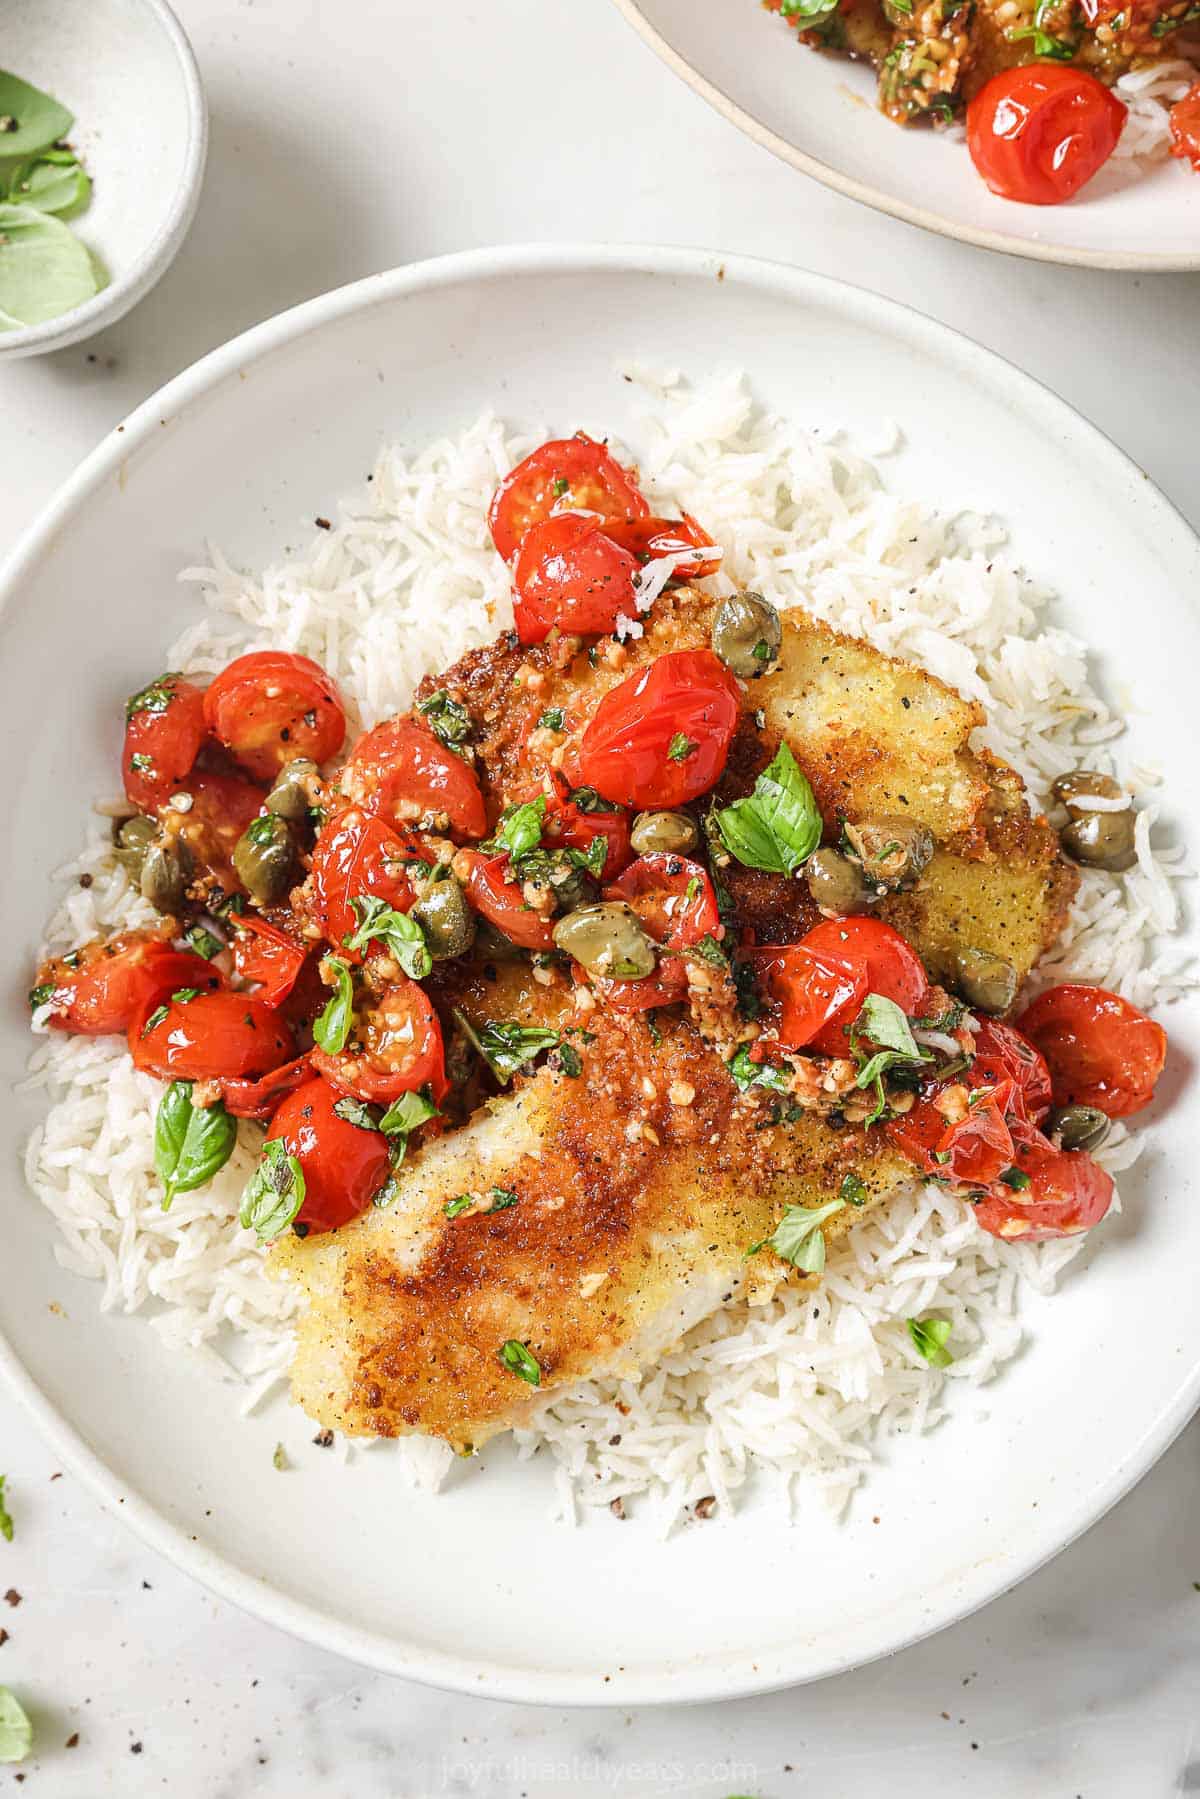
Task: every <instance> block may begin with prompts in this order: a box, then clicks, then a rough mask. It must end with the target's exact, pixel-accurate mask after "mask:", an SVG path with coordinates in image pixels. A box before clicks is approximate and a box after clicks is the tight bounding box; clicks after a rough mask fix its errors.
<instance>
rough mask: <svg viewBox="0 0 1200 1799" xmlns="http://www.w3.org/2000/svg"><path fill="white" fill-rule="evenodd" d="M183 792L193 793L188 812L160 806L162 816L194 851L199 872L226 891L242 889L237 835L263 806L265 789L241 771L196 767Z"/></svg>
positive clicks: (232, 891)
mask: <svg viewBox="0 0 1200 1799" xmlns="http://www.w3.org/2000/svg"><path fill="white" fill-rule="evenodd" d="M182 791H183V792H185V793H187V794H189V795H190V796H191V802H192V803H191V805H190V806H189V808H188V810H187V811H186V812H182V813H181V812H178V811H176V810H175V808H174V807H172V806H165V807H161V808H160V810H159V816H160V817H161V818H163V819H166V820H169V821H170V825H171V829H172V830H173V831H175V832H177V833H178V835H179V836H180V837H182V838H183V840H184V842H185V843H186V844H187V846H188V848H189V849H190V850H191V852H192V857H193V859H194V861H195V865H196V866H195V872H196V875H197V876H201V875H205V874H207V875H211V876H212V878H213V879H214V880H215V881H216V882H217V883H218V884H219V885H220V886H221V887H222V888H223V889H224V890H225V892H226V893H240V892H241V891H242V883H241V882H240V881H239V879H238V877H237V873H236V871H235V869H234V866H233V860H232V858H233V852H234V849H235V847H236V845H237V840H238V838H239V837H240V836H241V835H242V832H243V831H244V830H245V829H246V826H247V825H248V824H249V823H250V820H251V819H252V818H257V817H258V815H259V813H260V812H261V810H262V802H263V792H262V789H261V787H254V786H252V785H251V784H250V782H249V781H244V780H242V778H241V776H240V775H218V774H211V773H210V772H209V771H208V770H207V769H199V770H196V771H195V772H194V773H193V774H191V775H190V776H189V778H188V780H187V783H186V785H185V787H184V788H183V790H182Z"/></svg>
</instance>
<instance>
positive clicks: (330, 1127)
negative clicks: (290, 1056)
mask: <svg viewBox="0 0 1200 1799" xmlns="http://www.w3.org/2000/svg"><path fill="white" fill-rule="evenodd" d="M344 1104H345V1096H344V1095H343V1094H339V1093H335V1092H334V1090H333V1088H332V1087H330V1086H329V1085H328V1084H327V1083H326V1082H325V1081H320V1080H316V1081H311V1080H310V1081H305V1083H304V1085H303V1086H302V1087H298V1088H297V1089H296V1091H295V1092H294V1093H291V1094H289V1095H288V1097H287V1098H286V1099H285V1100H284V1101H283V1103H282V1105H281V1106H280V1107H279V1109H278V1110H277V1111H276V1113H275V1116H274V1117H273V1118H272V1120H271V1128H270V1130H269V1131H268V1132H267V1138H268V1140H269V1141H274V1142H280V1143H282V1144H283V1146H284V1148H285V1149H286V1151H287V1153H288V1155H289V1156H295V1158H296V1160H297V1161H298V1162H299V1164H300V1172H301V1174H302V1175H303V1176H304V1200H303V1203H302V1204H301V1207H300V1210H299V1212H297V1214H296V1217H295V1218H294V1220H293V1223H294V1224H298V1225H300V1227H301V1229H302V1231H303V1229H304V1227H305V1226H307V1228H308V1230H309V1231H312V1232H314V1233H315V1232H318V1231H333V1230H336V1229H337V1228H338V1226H339V1225H342V1224H349V1222H350V1220H351V1219H352V1218H357V1217H358V1215H359V1213H360V1212H365V1211H366V1209H367V1207H368V1206H369V1205H370V1203H371V1201H372V1200H373V1199H374V1197H375V1195H376V1194H377V1193H378V1191H379V1189H380V1188H381V1187H382V1186H383V1183H384V1182H385V1181H386V1180H387V1178H388V1175H389V1174H390V1172H391V1163H390V1161H389V1160H388V1142H387V1138H386V1137H385V1136H384V1134H383V1132H382V1131H376V1130H371V1129H370V1128H369V1127H368V1126H366V1125H359V1124H352V1123H351V1122H350V1121H349V1119H346V1118H343V1117H341V1116H340V1115H339V1114H338V1111H337V1109H336V1108H337V1107H338V1106H339V1105H343V1106H344Z"/></svg>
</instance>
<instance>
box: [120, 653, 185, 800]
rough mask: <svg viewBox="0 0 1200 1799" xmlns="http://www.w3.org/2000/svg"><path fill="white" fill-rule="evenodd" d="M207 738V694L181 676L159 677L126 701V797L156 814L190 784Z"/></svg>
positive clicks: (123, 758) (123, 765) (123, 763)
mask: <svg viewBox="0 0 1200 1799" xmlns="http://www.w3.org/2000/svg"><path fill="white" fill-rule="evenodd" d="M205 735H206V730H205V724H204V695H203V693H202V692H201V691H200V689H199V688H198V687H196V686H194V685H193V684H192V682H191V681H185V680H184V678H183V676H182V675H160V676H159V677H158V680H157V681H151V683H150V685H149V686H148V687H143V688H142V691H141V692H140V693H135V694H133V695H132V697H131V698H130V699H128V700H127V701H126V702H125V744H124V748H123V749H122V752H121V772H122V774H123V775H124V777H125V794H126V798H127V799H128V800H129V801H130V802H131V803H132V804H133V805H135V806H137V807H138V809H139V811H142V812H153V811H154V810H155V808H156V807H158V806H161V805H162V804H163V801H164V800H168V799H170V797H171V795H172V794H173V793H176V792H177V791H178V790H179V789H180V788H181V787H182V786H183V785H184V783H185V782H186V780H187V777H188V776H189V775H190V774H191V772H192V770H193V768H194V767H195V766H196V757H197V756H198V755H199V754H200V749H201V746H202V744H203V742H204V738H205Z"/></svg>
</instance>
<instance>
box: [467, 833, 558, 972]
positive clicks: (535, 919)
mask: <svg viewBox="0 0 1200 1799" xmlns="http://www.w3.org/2000/svg"><path fill="white" fill-rule="evenodd" d="M457 866H458V861H457V858H456V859H455V867H456V868H457ZM467 898H468V899H469V900H470V902H471V904H472V905H473V906H474V908H475V910H476V911H477V912H479V913H480V914H482V916H483V917H484V918H486V919H487V921H488V923H489V924H494V925H495V927H496V929H497V930H498V931H502V932H503V933H504V935H505V936H506V937H507V938H508V940H509V942H510V943H515V944H517V945H518V946H519V947H520V948H521V949H534V950H549V949H553V948H554V924H553V921H552V920H551V919H548V918H543V917H542V915H541V913H540V912H535V911H534V910H533V907H532V906H528V905H526V903H525V898H524V895H523V893H522V891H521V883H520V882H519V881H514V880H510V879H509V863H508V857H507V856H484V855H482V854H480V852H479V851H477V850H476V851H472V853H471V869H470V873H469V874H468V876H467Z"/></svg>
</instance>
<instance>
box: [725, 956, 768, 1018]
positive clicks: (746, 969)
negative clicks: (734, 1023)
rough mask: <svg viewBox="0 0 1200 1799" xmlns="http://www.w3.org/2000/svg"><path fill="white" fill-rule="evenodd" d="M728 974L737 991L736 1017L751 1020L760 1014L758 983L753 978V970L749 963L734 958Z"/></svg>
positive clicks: (760, 1004) (760, 1003) (760, 1002)
mask: <svg viewBox="0 0 1200 1799" xmlns="http://www.w3.org/2000/svg"><path fill="white" fill-rule="evenodd" d="M729 972H730V974H731V975H732V976H733V984H734V986H735V988H736V989H737V1009H738V1017H739V1018H744V1019H747V1020H753V1019H755V1018H757V1017H759V1015H760V1014H761V1012H762V1000H761V999H760V998H759V996H758V983H757V981H756V980H755V978H754V968H753V966H752V965H751V963H749V962H739V961H738V960H737V958H736V957H735V958H734V960H733V962H732V963H731V965H730V970H729Z"/></svg>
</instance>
